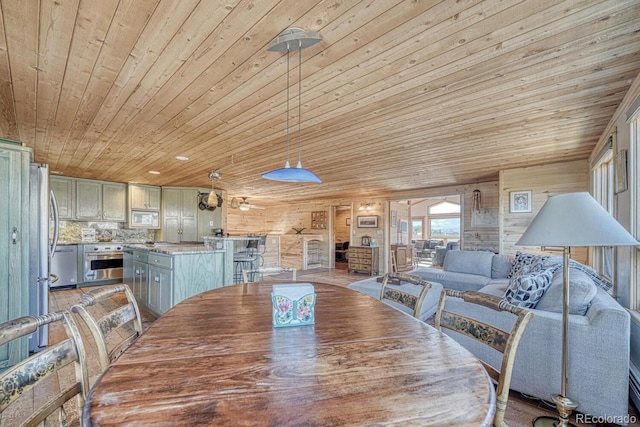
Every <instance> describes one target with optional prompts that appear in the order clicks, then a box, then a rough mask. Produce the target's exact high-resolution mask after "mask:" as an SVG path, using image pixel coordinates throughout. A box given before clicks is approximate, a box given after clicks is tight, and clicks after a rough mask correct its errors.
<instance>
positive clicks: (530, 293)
mask: <svg viewBox="0 0 640 427" xmlns="http://www.w3.org/2000/svg"><path fill="white" fill-rule="evenodd" d="M552 278H553V270H552V269H547V270H544V271H542V272H536V273H526V274H521V275H518V276H516V277H513V278H512V279H511V281H510V283H509V287H508V288H507V292H506V293H505V295H504V297H505V299H506V300H507V302H509V303H510V304H513V305H515V306H517V307H523V308H536V305H537V304H538V301H540V298H542V296H543V295H544V292H545V291H546V290H547V289H548V288H549V286H550V285H551V279H552Z"/></svg>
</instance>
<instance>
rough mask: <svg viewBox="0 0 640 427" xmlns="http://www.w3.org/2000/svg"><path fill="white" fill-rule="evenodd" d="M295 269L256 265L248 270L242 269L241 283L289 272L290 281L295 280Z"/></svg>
mask: <svg viewBox="0 0 640 427" xmlns="http://www.w3.org/2000/svg"><path fill="white" fill-rule="evenodd" d="M296 271H297V270H296V268H295V267H257V268H254V269H250V270H242V281H243V283H250V282H257V281H259V280H263V279H264V276H269V275H274V274H285V273H291V281H292V282H295V281H296ZM256 278H258V280H256Z"/></svg>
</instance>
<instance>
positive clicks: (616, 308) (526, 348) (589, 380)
mask: <svg viewBox="0 0 640 427" xmlns="http://www.w3.org/2000/svg"><path fill="white" fill-rule="evenodd" d="M555 262H557V260H556V261H555ZM547 266H548V265H547ZM578 266H579V265H577V264H575V267H572V268H571V269H570V273H569V278H570V289H571V291H570V297H571V298H570V312H571V314H570V315H569V345H568V351H569V363H568V378H569V379H568V391H567V392H568V395H569V397H570V398H572V399H574V400H575V401H577V402H578V404H579V407H578V409H577V410H578V411H579V412H581V413H583V414H589V415H593V416H596V417H604V416H607V417H624V416H625V415H627V413H628V388H629V330H630V316H629V314H628V313H627V311H626V310H625V309H624V308H623V307H622V306H620V305H619V304H618V303H617V302H616V301H615V300H614V299H613V298H612V297H611V296H610V295H609V294H608V293H607V292H606V291H605V290H604V289H602V288H601V287H599V286H596V282H594V280H593V279H592V278H591V277H590V275H589V274H586V273H585V272H584V271H583V270H582V269H578V268H577V267H578ZM513 268H514V262H513V260H512V259H509V258H507V257H505V256H501V255H495V254H493V253H491V252H479V251H478V252H476V251H449V252H447V255H446V257H445V260H444V266H443V268H442V269H435V268H419V269H416V270H413V271H411V272H408V274H414V275H417V276H419V277H421V278H422V279H425V280H427V281H430V282H432V283H440V284H441V285H442V286H443V287H445V288H450V289H458V290H475V291H479V292H484V293H489V294H492V295H497V296H501V297H504V296H505V294H506V292H507V289H508V288H509V286H510V283H511V279H510V278H509V275H510V274H512V273H513V272H512V270H513ZM374 280H375V279H374ZM562 282H563V274H562V269H561V268H559V269H556V271H555V272H554V273H553V274H552V276H551V279H550V285H549V287H548V288H547V289H546V291H545V292H544V294H543V295H542V298H541V299H540V300H539V302H538V303H537V305H536V306H535V308H533V309H531V310H532V311H533V313H534V317H533V319H532V320H531V321H530V322H529V324H528V326H527V329H526V331H525V333H524V335H523V337H522V340H521V341H520V345H519V347H518V351H517V354H516V360H515V364H514V367H513V377H512V379H511V389H512V390H516V391H519V392H522V393H524V394H525V395H529V396H533V397H537V398H540V399H543V400H546V401H550V400H551V396H553V395H557V394H559V393H560V384H561V382H560V377H561V366H562ZM358 283H359V282H356V283H352V284H351V285H349V287H350V288H352V289H356V290H361V289H362V288H363V285H362V284H358ZM378 289H379V288H378ZM436 289H437V288H435V287H434V289H433V293H434V294H435V293H437V291H436ZM370 295H371V294H370ZM372 296H374V295H372ZM374 297H375V296H374ZM428 297H430V299H429V300H430V301H432V300H435V299H436V296H435V295H431V296H428ZM448 304H454V306H455V305H457V306H458V307H452V308H455V309H458V310H462V311H466V312H467V313H468V314H469V315H470V316H472V317H476V318H479V319H481V320H486V319H484V317H486V316H491V319H492V321H495V322H498V324H504V325H505V326H506V325H508V324H509V322H512V321H513V318H512V316H509V315H508V314H504V315H503V316H502V317H498V318H496V316H495V313H493V312H492V313H490V314H489V313H488V312H485V311H484V309H482V308H476V307H474V306H471V305H468V304H466V303H464V302H463V301H460V300H456V299H451V301H450V302H448ZM426 306H427V304H425V305H424V306H423V310H426V309H427V307H426ZM429 310H433V312H432V313H431V314H433V313H435V307H431V306H429ZM427 314H428V313H423V316H426V315H427ZM423 316H422V317H423ZM450 334H451V336H452V338H454V339H455V340H456V341H458V342H459V343H461V344H462V345H463V346H464V347H465V348H467V349H468V350H470V351H471V352H472V353H474V354H475V355H476V356H477V357H478V358H480V359H482V360H484V361H486V362H488V363H490V364H492V365H494V366H495V367H497V368H499V366H498V365H497V355H496V354H493V353H491V352H490V351H489V350H487V349H485V348H483V346H481V345H480V344H478V343H477V342H476V341H473V340H470V339H467V338H465V337H463V336H459V335H456V334H455V333H453V332H452V333H450ZM620 419H624V418H620Z"/></svg>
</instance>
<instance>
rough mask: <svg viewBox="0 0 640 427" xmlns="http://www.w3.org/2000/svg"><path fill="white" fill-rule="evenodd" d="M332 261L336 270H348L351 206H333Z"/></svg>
mask: <svg viewBox="0 0 640 427" xmlns="http://www.w3.org/2000/svg"><path fill="white" fill-rule="evenodd" d="M332 223H333V229H332V237H333V238H332V239H331V240H332V242H333V251H332V260H333V263H332V264H333V266H334V268H336V269H340V270H346V269H347V267H348V262H349V245H350V243H351V242H350V236H351V205H337V206H333V221H332Z"/></svg>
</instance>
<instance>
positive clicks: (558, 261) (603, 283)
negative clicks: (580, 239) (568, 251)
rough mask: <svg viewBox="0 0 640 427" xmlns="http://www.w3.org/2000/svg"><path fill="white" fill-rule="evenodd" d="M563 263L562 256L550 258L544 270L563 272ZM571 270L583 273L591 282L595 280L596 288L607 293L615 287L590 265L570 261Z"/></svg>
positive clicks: (546, 261) (545, 262)
mask: <svg viewBox="0 0 640 427" xmlns="http://www.w3.org/2000/svg"><path fill="white" fill-rule="evenodd" d="M562 263H563V258H562V257H561V256H552V257H548V258H547V259H545V260H544V268H552V267H555V268H556V269H559V270H562ZM569 268H575V269H576V270H580V271H582V272H583V273H585V274H586V275H587V276H589V278H590V279H591V280H593V283H594V284H595V285H596V286H598V287H600V288H602V289H604V290H605V291H609V289H611V287H612V286H613V284H612V283H611V282H609V281H608V280H607V279H605V278H604V277H600V275H599V274H598V272H597V271H595V270H594V269H593V268H591V267H589V266H588V265H584V264H580V263H579V262H578V261H574V260H572V259H570V260H569ZM569 278H571V275H569Z"/></svg>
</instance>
